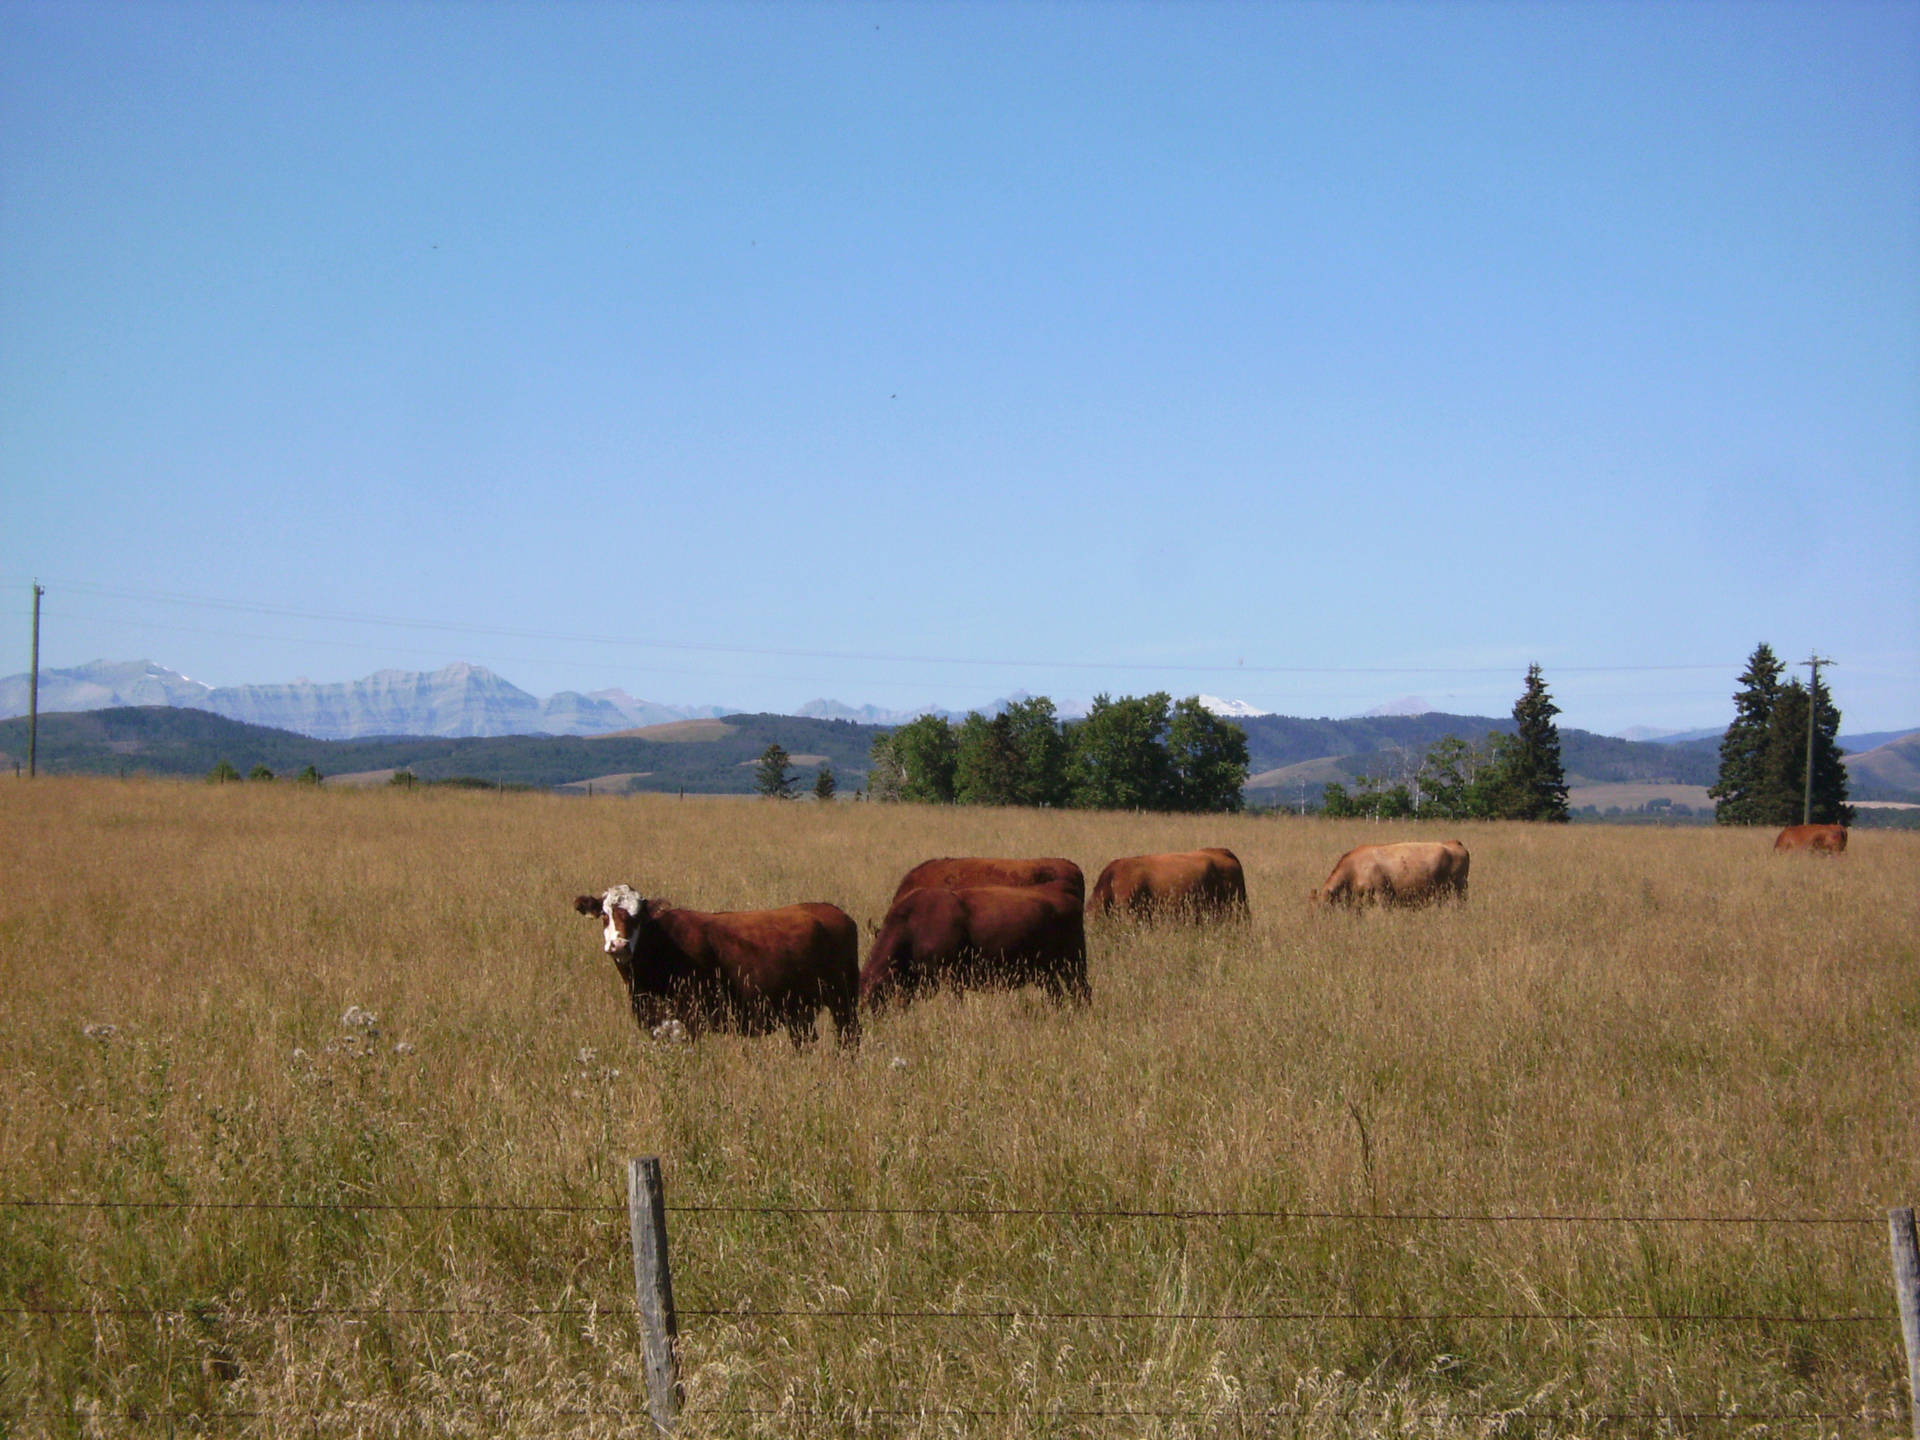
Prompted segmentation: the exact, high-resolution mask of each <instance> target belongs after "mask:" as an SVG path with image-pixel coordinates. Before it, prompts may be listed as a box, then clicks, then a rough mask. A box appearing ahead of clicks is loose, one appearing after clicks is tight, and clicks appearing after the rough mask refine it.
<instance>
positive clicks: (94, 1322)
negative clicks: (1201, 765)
mask: <svg viewBox="0 0 1920 1440" xmlns="http://www.w3.org/2000/svg"><path fill="white" fill-rule="evenodd" d="M1420 833H1421V827H1418V826H1413V825H1397V826H1394V827H1391V830H1390V831H1389V830H1386V829H1382V828H1376V827H1372V826H1369V825H1367V824H1366V823H1364V822H1321V821H1311V820H1298V819H1286V820H1272V819H1258V820H1257V819H1249V818H1226V819H1222V818H1210V817H1180V816H1174V817H1163V816H1135V815H1089V814H1081V813H1025V812H1011V811H969V810H933V809H923V808H918V807H882V806H873V805H852V804H843V805H833V806H815V805H812V804H808V803H798V804H792V805H774V804H769V803H754V802H739V801H699V800H686V801H676V800H674V799H671V798H667V797H652V796H640V797H632V798H620V799H612V798H600V799H595V800H585V799H561V798H557V797H553V796H546V795H537V794H508V795H495V794H485V793H461V792H448V791H429V790H424V789H422V790H414V791H408V792H398V791H392V790H387V789H378V790H371V791H367V790H362V791H352V790H343V791H315V790H312V789H307V788H304V787H292V786H267V785H244V786H239V785H235V786H225V787H219V788H212V787H206V786H200V785H175V784H165V783H116V782H112V781H89V780H54V781H49V780H45V779H43V780H40V781H38V782H35V783H32V784H24V783H22V784H11V785H4V786H0V849H3V852H4V854H5V856H6V876H5V881H4V884H0V1201H4V1202H8V1203H0V1312H5V1313H0V1435H41V1434H56V1435H94V1434H100V1435H119V1434H130V1433H131V1434H173V1433H182V1434H184V1433H198V1432H202V1431H205V1432H211V1433H217V1434H230V1435H262V1436H265V1435H280V1434H289V1435H291V1434H301V1435H307V1434H311V1435H319V1436H333V1435H355V1436H389V1435H391V1436H402V1435H405V1436H413V1435H447V1436H455V1435H476V1434H500V1433H510V1434H516V1435H557V1434H565V1435H587V1436H598V1435H620V1434H624V1435H642V1434H647V1433H651V1432H650V1427H649V1425H648V1423H647V1421H646V1419H645V1391H644V1385H643V1381H642V1370H641V1362H640V1345H639V1337H638V1332H637V1327H636V1324H635V1322H634V1320H633V1318H632V1289H631V1271H630V1267H629V1260H628V1252H627V1242H626V1220H625V1213H624V1188H623V1186H624V1174H623V1160H624V1157H626V1156H629V1155H639V1154H658V1155H659V1156H661V1157H662V1161H663V1165H664V1169H665V1175H666V1184H667V1189H668V1202H669V1205H670V1206H702V1207H718V1206H729V1205H738V1206H742V1207H766V1206H780V1205H786V1206H837V1207H849V1208H851V1209H854V1210H856V1211H862V1212H865V1211H893V1212H899V1211H905V1210H939V1211H956V1210H957V1211H967V1210H972V1211H975V1212H978V1211H980V1210H991V1209H999V1210H1007V1211H1026V1212H1032V1211H1062V1210H1070V1211H1076V1212H1082V1213H1079V1214H1076V1215H1071V1216H1062V1215H1058V1214H1032V1213H1025V1214H980V1213H959V1214H954V1213H944V1214H903V1213H852V1214H834V1215H796V1214H791V1213H788V1214H767V1213H757V1212H756V1211H755V1210H754V1209H752V1208H747V1209H743V1210H738V1211H735V1210H722V1209H698V1210H675V1211H674V1212H673V1213H671V1214H670V1216H669V1221H670V1227H671V1231H672V1246H673V1253H674V1262H675V1282H676V1292H677V1299H678V1302H679V1305H680V1307H681V1310H682V1341H683V1356H684V1359H683V1365H684V1374H685V1377H686V1386H687V1394H688V1412H687V1416H686V1421H685V1424H684V1426H683V1432H684V1433H687V1434H691V1435H759V1434H765V1435H810V1434H875V1435H896V1434H899V1435H912V1436H935V1435H996V1436H997V1435H1006V1436H1040V1435H1045V1436H1069V1435H1146V1436H1179V1435H1223V1434H1224V1435H1302V1436H1322V1435H1349V1434H1353V1435H1361V1434H1393V1435H1408V1436H1414V1435H1418V1436H1455V1435H1476V1436H1477V1435H1495V1434H1498V1435H1525V1436H1538V1437H1547V1436H1563V1435H1565V1436H1570V1435H1589V1434H1623V1433H1626V1434H1634V1433H1649V1432H1654V1433H1672V1434H1709V1435H1718V1434H1723V1433H1729V1432H1733V1433H1748V1432H1752V1433H1766V1434H1784V1435H1854V1434H1859V1435H1887V1434H1897V1433H1903V1432H1904V1429H1905V1426H1906V1420H1905V1415H1906V1409H1905V1406H1906V1399H1905V1376H1904V1368H1903V1364H1902V1362H1901V1359H1900V1353H1899V1333H1898V1321H1897V1319H1896V1318H1895V1311H1894V1306H1893V1301H1892V1295H1891V1290H1890V1286H1889V1283H1888V1265H1887V1260H1886V1238H1885V1224H1884V1211H1885V1207H1887V1206H1888V1205H1891V1204H1900V1203H1912V1202H1913V1201H1915V1200H1917V1199H1920V1109H1917V1107H1916V1105H1915V1096H1916V1094H1920V1084H1917V1083H1916V1082H1920V1043H1916V1042H1917V1041H1920V953H1917V952H1920V886H1917V885H1916V883H1915V882H1916V880H1920V837H1915V836H1911V835H1906V834H1894V833H1861V834H1856V835H1855V837H1854V841H1853V845H1852V847H1851V849H1850V850H1849V853H1848V854H1847V855H1846V856H1845V857H1844V858H1842V859H1839V860H1837V861H1823V860H1808V859H1805V858H1783V859H1776V858H1775V857H1774V856H1773V855H1772V854H1771V853H1770V846H1771V843H1772V834H1771V832H1768V833H1764V834H1762V833H1757V832H1730V831H1721V830H1712V829H1685V830H1652V829H1616V828H1612V827H1574V828H1558V829H1554V828H1547V827H1525V826H1514V825H1479V826H1471V825H1470V826H1456V827H1449V828H1448V832H1447V833H1457V834H1458V835H1459V836H1460V838H1463V839H1464V840H1465V841H1466V842H1467V844H1468V846H1469V847H1470V848H1471V850H1472V852H1473V857H1474V864H1473V881H1472V895H1471V899H1470V901H1469V902H1468V904H1467V905H1466V906H1464V907H1461V908H1457V909H1455V908H1441V909H1434V910H1426V911H1417V912H1410V913H1371V914H1362V915H1358V916H1348V915H1339V914H1332V915H1322V914H1311V913H1309V912H1308V910H1307V907H1306V905H1305V903H1304V901H1305V895H1306V892H1307V890H1308V889H1309V888H1310V887H1312V886H1313V885H1315V884H1317V883H1318V882H1319V881H1320V880H1321V879H1322V878H1324V876H1325V874H1326V872H1327V870H1328V869H1329V868H1330V867H1331V865H1332V862H1333V860H1334V859H1335V857H1336V856H1337V855H1338V854H1339V853H1340V852H1341V851H1342V850H1343V849H1345V848H1346V847H1348V846H1349V845H1351V844H1354V843H1358V842H1360V841H1362V840H1366V839H1369V838H1389V835H1390V836H1391V837H1395V838H1399V837H1412V836H1417V835H1419V834H1420ZM1428 833H1429V835H1430V836H1431V837H1432V838H1440V832H1438V831H1430V832H1428ZM1205 844H1225V845H1229V846H1231V847H1233V848H1234V849H1235V850H1236V851H1237V852H1238V853H1239V855H1240V856H1241V858H1242V860H1243V862H1245V864H1246V867H1247V875H1248V888H1249V892H1250V897H1251V900H1252V905H1253V911H1254V920H1253V923H1252V924H1251V926H1247V927H1229V928H1224V929H1212V930H1202V931H1192V930H1182V929H1176V928H1164V929H1160V928H1153V927H1146V928H1139V927H1132V926H1120V925H1112V926H1109V925H1101V926H1097V927H1095V928H1094V930H1093V931H1092V933H1091V935H1090V946H1091V950H1092V977H1093V986H1094V1002H1093V1005H1092V1007H1091V1008H1090V1009H1089V1010H1086V1011H1084V1012H1076V1011H1073V1010H1064V1011H1062V1010H1055V1009H1054V1008H1053V1007H1052V1006H1051V1005H1049V1004H1048V1003H1047V1002H1046V1001H1045V1000H1043V999H1042V998H1040V997H1039V996H1038V995H1037V994H1035V993H1028V992H1020V993H1013V994H990V995H970V996H966V997H962V998H952V997H940V998H937V999H935V1000H934V1001H932V1002H930V1003H927V1004H924V1005H921V1006H919V1007H917V1008H914V1009H912V1010H909V1011H907V1012H905V1013H904V1014H890V1015H887V1016H885V1017H882V1018H880V1019H878V1020H874V1021H871V1022H870V1023H869V1026H868V1035H867V1043H866V1044H865V1045H864V1046H863V1047H862V1049H861V1050H860V1052H859V1053H858V1054H857V1055H844V1054H840V1053H837V1052H836V1051H835V1049H834V1048H833V1046H832V1045H831V1044H825V1045H822V1046H820V1047H817V1048H816V1049H814V1050H811V1051H807V1052H803V1053H796V1052H794V1051H793V1050H792V1049H791V1048H790V1047H789V1046H788V1045H787V1043H786V1041H785V1040H784V1039H782V1038H779V1037H774V1038H769V1039H763V1040H755V1041H748V1040H740V1039H734V1038H728V1037H712V1038H709V1039H706V1040H703V1041H702V1042H701V1043H700V1044H699V1045H698V1046H695V1047H683V1046H671V1045H656V1044H654V1043H652V1042H650V1041H648V1040H646V1039H645V1038H644V1037H642V1036H641V1035H639V1034H638V1033H637V1031H636V1029H635V1027H634V1026H633V1025H632V1023H631V1021H630V1020H629V1019H628V1018H627V1015H626V1011H625V1006H624V1003H623V999H622V996H621V995H620V993H619V991H618V989H617V981H616V978H615V976H614V975H613V972H612V968H611V965H610V963H609V962H608V961H606V960H605V958H604V957H603V956H601V955H600V954H599V950H598V940H597V929H596V927H595V926H594V925H593V923H592V922H590V921H588V920H586V919H583V918H582V917H580V916H578V915H576V914H574V913H573V910H572V907H571V900H572V897H573V896H574V895H575V894H577V893H580V892H582V891H590V890H591V891H598V890H599V889H601V888H603V887H604V886H606V885H608V884H610V883H612V882H614V881H617V880H625V881H628V882H631V883H633V884H635V885H637V886H639V887H640V888H641V889H643V890H645V891H647V892H649V893H658V894H662V895H664V896H667V897H669V898H671V899H673V900H675V901H677V902H679V903H682V904H687V905H693V906H698V907H702V908H715V909H726V908H746V907H754V906H760V905H771V904H777V903H784V902H786V901H790V900H796V899H825V900H831V901H834V902H836V903H838V904H840V905H842V906H844V907H845V908H846V909H847V910H849V911H850V912H851V913H852V914H853V915H854V916H855V918H856V919H858V920H860V921H861V922H862V924H863V927H864V925H865V923H866V922H868V921H870V920H877V919H878V918H879V915H880V911H881V909H882V907H883V906H884V904H885V902H886V900H887V898H888V897H889V895H890V894H891V892H892V888H893V885H894V883H895V881H896V880H897V878H898V876H899V875H900V874H901V873H902V872H903V871H904V870H905V869H906V868H907V867H908V866H909V865H910V864H912V863H913V862H915V861H917V860H920V859H923V858H926V857H928V856H931V855H936V854H963V853H988V854H1035V855H1039V854H1064V855H1068V856H1071V857H1073V858H1075V859H1076V860H1078V861H1079V862H1080V863H1081V864H1082V865H1083V866H1084V867H1085V868H1086V869H1087V871H1088V878H1089V881H1091V879H1092V876H1093V874H1094V873H1095V872H1096V871H1097V869H1098V867H1099V866H1100V865H1101V864H1103V863H1104V862H1105V861H1106V860H1108V859H1110V858H1112V857H1114V856H1116V855H1122V854H1131V853H1138V852H1141V851H1148V850H1162V849H1187V848H1192V847H1195V846H1199V845H1205ZM350 1006H358V1007H361V1008H362V1009H363V1010H366V1011H371V1012H373V1013H374V1014H375V1015H377V1017H378V1023H377V1026H375V1027H372V1028H368V1027H365V1026H360V1025H352V1024H347V1023H343V1018H342V1017H343V1015H345V1014H346V1012H347V1011H348V1007H350ZM108 1025H110V1026H112V1027H114V1030H113V1033H112V1034H111V1035H109V1036H105V1037H104V1038H99V1037H101V1036H102V1035H103V1033H104V1032H101V1031H99V1030H97V1029H96V1031H95V1034H94V1035H93V1036H89V1035H88V1034H87V1033H86V1029H85V1027H89V1026H93V1027H99V1026H108ZM827 1028H828V1029H829V1032H830V1028H831V1027H827ZM21 1200H35V1201H61V1200H66V1201H89V1202H91V1201H115V1202H160V1201H168V1202H172V1201H199V1202H236V1201H238V1202H248V1203H247V1204H246V1205H243V1206H240V1207H235V1208H217V1205H216V1206H207V1207H205V1208H189V1209H179V1208H93V1207H91V1206H77V1207H73V1208H59V1207H51V1206H46V1205H22V1204H19V1203H17V1202H19V1201H21ZM262 1203H265V1204H272V1205H280V1206H285V1207H296V1208H281V1209H265V1208H258V1206H259V1205H260V1204H262ZM465 1204H484V1205H499V1204H520V1205H526V1206H533V1207H553V1208H546V1209H538V1208H536V1209H527V1210H509V1211H502V1210H493V1209H482V1210H461V1209H456V1208H437V1209H436V1208H417V1207H431V1206H439V1207H456V1206H460V1205H465ZM377 1206H397V1207H410V1208H387V1209H381V1208H368V1207H377ZM1117 1210H1132V1211H1171V1210H1195V1211H1210V1212H1219V1211H1226V1210H1265V1211H1276V1210H1284V1211H1288V1212H1293V1214H1292V1215H1291V1216H1290V1217H1289V1218H1272V1217H1264V1218H1253V1217H1244V1216H1242V1217H1233V1216H1226V1217H1222V1216H1219V1215H1217V1214H1216V1215H1213V1216H1211V1217H1209V1218H1204V1219H1192V1220H1186V1221H1179V1220H1174V1219H1169V1218H1165V1217H1163V1216H1148V1217H1139V1216H1135V1217H1122V1216H1116V1215H1112V1214H1102V1213H1099V1212H1112V1211H1117ZM1086 1212H1093V1213H1086ZM1301 1212H1312V1213H1314V1214H1320V1215H1333V1216H1341V1217H1361V1218H1305V1217H1303V1216H1302V1215H1301ZM1541 1214H1553V1215H1569V1214H1572V1215H1582V1216H1645V1215H1662V1216H1703V1215H1713V1216H1737V1217H1772V1219H1774V1220H1778V1219H1780V1218H1782V1217H1801V1218H1804V1217H1817V1216H1824V1217H1834V1218H1836V1219H1838V1220H1840V1221H1842V1222H1845V1223H1838V1224H1832V1225H1806V1224H1785V1223H1765V1224H1708V1223H1697V1222H1693V1221H1689V1222H1686V1223H1673V1224H1651V1223H1644V1222H1640V1221H1629V1220H1606V1221H1598V1222H1575V1221H1551V1222H1541V1221H1537V1220H1536V1221H1490V1220H1484V1219H1483V1220H1474V1219H1412V1220H1409V1219H1394V1220H1376V1219H1372V1218H1366V1217H1371V1216H1376V1215H1389V1216H1391V1215H1400V1216H1406V1215H1414V1216H1435V1215H1444V1216H1487V1215H1541ZM22 1310H27V1311H31V1312H34V1313H29V1314H21V1313H18V1312H20V1311H22ZM55 1311H58V1312H63V1313H44V1312H55ZM773 1311H804V1312H809V1313H806V1314H797V1315H796V1314H787V1315H770V1314H767V1313H766V1312H773ZM835 1311H838V1312H857V1313H854V1314H826V1313H821V1312H835ZM927 1311H940V1312H964V1311H989V1312H993V1313H994V1315H995V1316H996V1317H1003V1316H1005V1315H1007V1314H1011V1315H1012V1316H1013V1317H1014V1318H937V1319H935V1318H925V1317H924V1316H915V1315H911V1314H903V1313H902V1312H927ZM750 1312H755V1313H750ZM1280 1312H1287V1313H1295V1312H1305V1313H1307V1314H1310V1315H1312V1316H1314V1317H1318V1318H1313V1319H1297V1320H1277V1319H1272V1318H1259V1319H1231V1318H1221V1317H1224V1316H1230V1315H1248V1314H1252V1315H1257V1316H1263V1317H1271V1316H1273V1315H1275V1314H1277V1313H1280ZM1673 1315H1686V1316H1689V1317H1694V1318H1691V1319H1688V1320H1673V1319H1659V1318H1644V1317H1653V1316H1673ZM1089 1316H1096V1317H1099V1318H1087V1317H1089ZM1488 1316H1497V1317H1508V1318H1493V1319H1490V1318H1483V1317H1488ZM1621 1316H1627V1317H1643V1318H1624V1319H1623V1318H1618V1317H1621ZM1756 1316H1757V1317H1773V1318H1765V1319H1751V1318H1741V1317H1756ZM1856 1316H1866V1317H1870V1318H1869V1319H1868V1320H1866V1321H1857V1320H1849V1319H1845V1318H1841V1319H1839V1320H1838V1321H1837V1322H1836V1320H1835V1317H1856ZM1122 1317H1125V1318H1122ZM1329 1317H1358V1318H1329ZM1380 1317H1426V1318H1380ZM1449 1317H1451V1318H1449ZM1570 1317H1572V1318H1570ZM1609 1317H1612V1318H1609ZM1779 1317H1800V1318H1779ZM1514 1411H1519V1412H1521V1413H1520V1414H1518V1415H1515V1414H1513V1413H1512V1412H1514ZM1654 1411H1657V1412H1659V1413H1660V1414H1661V1415H1662V1416H1664V1417H1666V1418H1664V1419H1662V1420H1658V1421H1653V1420H1648V1419H1645V1418H1637V1419H1621V1418H1618V1417H1621V1416H1624V1415H1634V1416H1639V1417H1644V1416H1645V1415H1647V1414H1648V1413H1649V1412H1654ZM1727 1412H1740V1414H1741V1415H1742V1417H1743V1418H1742V1419H1739V1420H1736V1421H1732V1422H1729V1421H1726V1420H1707V1419H1699V1418H1694V1419H1689V1418H1686V1417H1689V1416H1695V1417H1698V1416H1703V1415H1709V1414H1711V1415H1723V1414H1725V1413H1727ZM1783 1415H1792V1416H1804V1415H1816V1416H1822V1417H1826V1418H1823V1419H1814V1420H1806V1419H1792V1420H1786V1419H1780V1418H1768V1417H1779V1416H1783Z"/></svg>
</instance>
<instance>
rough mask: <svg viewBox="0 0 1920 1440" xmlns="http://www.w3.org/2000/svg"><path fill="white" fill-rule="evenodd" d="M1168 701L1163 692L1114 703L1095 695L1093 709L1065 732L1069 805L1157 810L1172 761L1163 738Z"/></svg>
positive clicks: (1167, 789) (1168, 786) (1162, 805)
mask: <svg viewBox="0 0 1920 1440" xmlns="http://www.w3.org/2000/svg"><path fill="white" fill-rule="evenodd" d="M1172 703H1173V702H1172V698H1171V697H1170V696H1169V695H1168V694H1167V692H1166V691H1164V690H1156V691H1155V692H1154V693H1153V694H1151V695H1145V696H1132V695H1127V696H1122V697H1121V698H1120V699H1118V700H1115V699H1113V698H1112V697H1111V696H1108V695H1096V696H1094V698H1093V708H1092V709H1091V710H1089V711H1088V712H1087V718H1086V719H1084V720H1082V721H1081V722H1080V723H1079V724H1078V725H1075V726H1074V727H1073V728H1072V729H1071V730H1069V731H1068V732H1067V734H1068V740H1069V742H1070V744H1071V746H1072V752H1071V759H1070V760H1069V762H1068V773H1069V776H1070V783H1071V785H1072V792H1071V793H1072V797H1073V803H1074V804H1075V805H1076V806H1078V807H1080V808H1081V809H1085V810H1163V809H1166V808H1168V801H1169V799H1170V798H1171V796H1172V792H1173V762H1172V759H1171V757H1170V756H1169V755H1168V754H1167V748H1166V745H1165V743H1164V738H1163V737H1164V736H1165V734H1166V730H1167V723H1168V718H1169V717H1168V710H1169V708H1170V707H1171V705H1172Z"/></svg>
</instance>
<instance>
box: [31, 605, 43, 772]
mask: <svg viewBox="0 0 1920 1440" xmlns="http://www.w3.org/2000/svg"><path fill="white" fill-rule="evenodd" d="M46 593H47V589H46V586H44V585H42V584H41V583H40V582H39V581H38V580H36V581H34V582H33V678H32V679H31V680H29V681H27V778H28V779H29V780H31V779H32V778H33V777H34V775H35V774H37V773H38V771H39V762H40V597H41V596H42V595H44V594H46Z"/></svg>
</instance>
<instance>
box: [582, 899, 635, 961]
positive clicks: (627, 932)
mask: <svg viewBox="0 0 1920 1440" xmlns="http://www.w3.org/2000/svg"><path fill="white" fill-rule="evenodd" d="M580 898H581V899H582V900H586V899H589V898H591V897H589V896H586V895H582V896H581V897H580ZM646 903H647V902H646V901H645V900H644V899H642V898H641V896H640V892H639V891H638V890H636V889H634V888H633V887H632V886H631V885H616V886H614V887H613V888H612V889H611V890H609V891H607V893H606V894H604V895H602V896H601V897H600V904H599V910H600V917H601V918H602V919H603V920H605V921H606V922H607V928H606V929H605V930H604V931H603V932H602V933H601V949H603V950H605V951H606V952H607V954H609V955H613V956H621V955H627V954H629V953H630V952H631V951H632V949H633V937H634V935H635V934H636V933H637V932H638V930H639V928H640V927H639V920H640V910H641V907H642V906H644V905H645V904H646ZM583 913H584V912H583Z"/></svg>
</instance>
